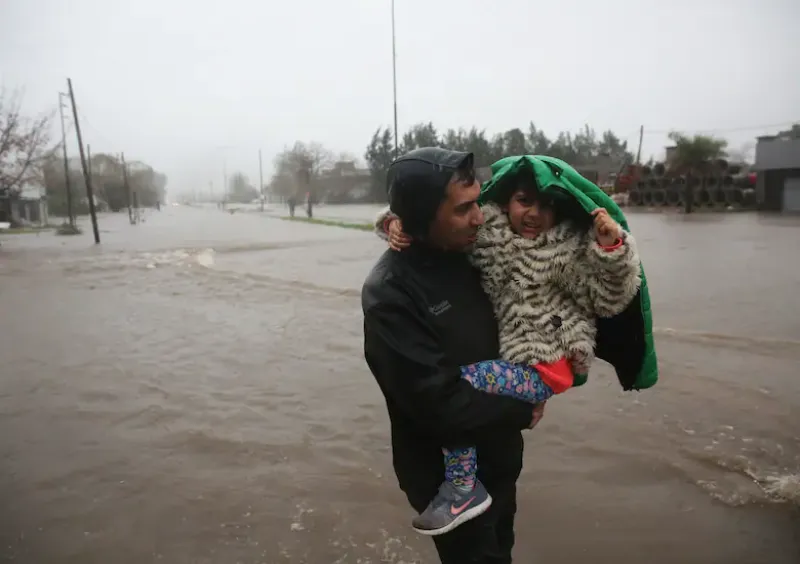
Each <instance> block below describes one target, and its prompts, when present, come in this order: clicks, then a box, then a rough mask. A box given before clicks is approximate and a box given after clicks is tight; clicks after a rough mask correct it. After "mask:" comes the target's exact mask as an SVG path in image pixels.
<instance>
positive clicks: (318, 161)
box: [271, 141, 334, 198]
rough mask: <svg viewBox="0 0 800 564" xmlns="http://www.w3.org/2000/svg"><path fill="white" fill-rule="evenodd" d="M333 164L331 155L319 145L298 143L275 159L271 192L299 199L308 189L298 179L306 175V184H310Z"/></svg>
mask: <svg viewBox="0 0 800 564" xmlns="http://www.w3.org/2000/svg"><path fill="white" fill-rule="evenodd" d="M333 162H334V158H333V153H331V151H329V150H328V149H326V148H325V147H324V146H323V145H321V144H320V143H316V142H311V143H303V142H301V141H298V142H296V143H295V144H294V146H292V147H291V148H289V147H287V148H286V149H284V150H283V151H281V152H280V153H279V154H278V155H277V156H276V157H275V161H274V165H275V174H274V175H273V177H272V182H271V188H272V191H273V192H274V193H276V194H280V195H282V196H286V197H289V196H295V197H297V198H299V197H301V196H302V195H303V191H304V190H307V189H308V187H307V186H302V185H301V184H304V183H303V182H301V181H300V179H302V178H305V176H306V175H307V178H306V184H307V183H308V182H312V181H313V180H314V179H315V178H318V177H319V175H320V173H321V172H322V171H323V170H325V169H327V168H330V167H331V166H332V165H333Z"/></svg>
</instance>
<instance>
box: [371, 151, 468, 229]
mask: <svg viewBox="0 0 800 564" xmlns="http://www.w3.org/2000/svg"><path fill="white" fill-rule="evenodd" d="M472 162H473V156H472V153H465V152H461V151H450V150H448V149H443V148H441V147H423V148H421V149H415V150H413V151H410V152H408V153H406V154H405V155H402V156H400V157H398V158H397V159H396V160H395V161H394V162H393V163H392V164H391V165H390V166H389V171H388V175H387V180H386V182H387V189H388V192H389V207H390V208H391V210H392V212H393V213H394V214H395V215H397V217H399V218H400V219H401V220H402V222H403V229H404V230H405V231H406V233H408V234H409V235H411V236H413V237H416V238H420V237H424V236H425V235H426V234H427V232H428V229H429V227H430V225H431V222H432V221H433V219H434V218H435V217H436V210H437V209H439V204H441V203H442V200H444V198H445V196H446V192H447V184H448V183H449V182H450V179H451V178H452V177H453V173H454V172H455V171H456V170H458V169H459V168H463V167H465V166H472Z"/></svg>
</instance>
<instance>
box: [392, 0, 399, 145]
mask: <svg viewBox="0 0 800 564" xmlns="http://www.w3.org/2000/svg"><path fill="white" fill-rule="evenodd" d="M392 87H393V90H394V158H395V159H396V158H397V157H398V156H399V155H398V154H397V152H398V151H397V146H398V144H397V49H396V47H395V34H394V0H392Z"/></svg>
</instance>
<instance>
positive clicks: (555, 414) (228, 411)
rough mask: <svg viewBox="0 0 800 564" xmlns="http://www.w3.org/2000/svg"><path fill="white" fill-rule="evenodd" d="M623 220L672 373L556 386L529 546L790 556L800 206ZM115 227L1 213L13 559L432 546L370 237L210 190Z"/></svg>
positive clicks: (599, 558) (403, 551) (418, 555)
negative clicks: (266, 211) (408, 454)
mask: <svg viewBox="0 0 800 564" xmlns="http://www.w3.org/2000/svg"><path fill="white" fill-rule="evenodd" d="M373 211H374V209H365V208H345V207H342V208H333V207H331V208H328V209H323V208H319V209H318V210H317V215H318V216H320V217H325V216H327V217H336V218H346V219H348V220H350V219H365V220H369V219H371V217H372V212H373ZM630 223H631V227H632V229H633V232H634V234H635V235H637V239H638V241H639V244H640V247H641V249H642V253H643V257H644V260H645V267H646V269H647V273H648V280H649V283H650V287H651V291H652V294H653V307H654V321H655V325H656V326H657V334H656V336H657V341H656V346H657V349H658V353H659V357H660V361H661V378H662V380H661V383H660V384H659V386H658V387H657V388H655V389H653V390H651V391H648V392H644V393H641V394H623V393H621V392H620V391H619V390H618V386H617V384H616V382H615V379H614V377H613V375H612V373H611V372H610V370H609V369H608V368H607V367H606V366H605V365H602V363H599V362H598V366H597V369H596V370H593V374H592V377H591V379H590V383H589V385H587V386H586V387H584V388H583V389H578V390H574V391H572V392H570V393H569V395H568V396H566V395H565V396H564V397H563V398H558V401H555V400H554V401H552V402H550V405H549V406H548V413H547V417H546V418H545V419H544V421H543V422H542V424H541V425H540V426H539V427H537V429H536V430H535V431H532V432H529V433H527V434H526V441H527V445H526V456H525V470H524V472H523V476H522V478H521V480H520V483H519V486H520V493H519V506H520V508H519V514H518V521H517V534H518V543H517V548H516V552H515V556H516V559H517V561H518V562H520V563H523V564H528V563H529V562H534V561H542V562H552V563H559V562H564V563H575V564H579V563H584V562H585V563H596V562H615V563H621V564H625V563H637V564H638V563H641V562H648V563H652V564H660V563H664V564H667V563H668V564H674V563H676V562H680V563H687V564H688V563H698V564H700V563H703V564H713V563H718V562H719V563H736V564H739V563H741V564H746V563H754V564H756V563H770V564H772V563H775V564H782V563H796V562H798V561H800V516H798V507H800V479H799V478H798V474H799V473H800V378H798V376H797V372H798V367H800V299H798V298H797V289H798V288H800V262H798V260H797V258H796V257H798V256H799V255H798V248H800V221H798V220H796V219H791V218H788V219H786V218H784V219H781V218H777V219H776V218H761V217H758V216H754V215H730V216H697V217H693V218H690V219H688V220H686V219H684V218H682V217H681V216H659V215H634V216H632V217H631V218H630ZM101 230H102V232H101V236H102V237H103V244H102V246H101V247H100V248H95V247H93V245H91V232H90V230H88V229H87V230H86V233H85V234H84V235H83V236H82V237H78V238H60V237H55V236H53V235H52V234H49V233H46V234H41V235H39V236H36V235H25V236H0V243H2V246H0V312H2V316H1V317H0V319H2V321H3V325H2V329H0V331H1V333H0V335H2V338H0V500H2V505H0V560H1V559H5V560H7V561H12V562H31V563H37V564H38V563H50V562H53V563H95V562H97V563H109V562H115V563H120V564H124V563H143V562H169V563H173V562H174V563H206V562H207V563H237V562H242V563H257V562H266V563H280V562H291V563H308V564H333V563H361V564H366V563H378V562H388V563H407V564H410V563H414V562H416V563H424V562H435V561H436V560H435V558H434V556H433V551H432V549H431V544H430V541H429V540H427V539H424V538H421V537H419V536H417V535H415V534H414V533H413V532H411V531H410V530H409V527H408V522H409V519H410V517H411V510H410V509H409V508H408V507H407V505H406V503H405V500H404V498H403V496H402V494H401V493H400V492H399V490H398V489H397V486H396V482H395V479H394V476H393V474H392V471H391V459H390V453H389V449H388V427H387V420H386V414H385V407H384V405H383V401H382V398H381V396H380V394H379V391H378V389H377V386H376V385H375V384H374V382H373V380H372V378H371V376H370V374H369V372H368V371H367V369H366V366H365V364H364V362H363V357H362V350H361V311H360V303H359V298H358V296H359V288H360V284H361V282H362V281H363V278H364V276H365V274H366V273H367V272H368V270H369V268H370V266H371V264H372V263H373V262H374V261H375V259H376V258H377V256H378V255H379V254H380V252H382V250H383V245H382V243H381V242H380V241H379V240H377V238H375V237H374V236H372V235H371V234H368V233H363V232H359V231H356V230H347V229H339V228H332V227H322V226H315V225H306V224H298V223H292V222H285V221H281V220H279V219H276V218H274V217H264V216H261V215H258V214H250V213H238V214H234V215H229V214H224V213H221V212H219V211H217V210H211V209H209V210H206V209H197V208H165V209H164V210H163V211H162V212H160V213H159V212H149V213H148V214H147V216H146V221H145V223H143V224H141V225H137V226H130V225H128V224H127V217H124V216H104V217H101ZM564 531H569V536H568V537H564V536H563V533H564Z"/></svg>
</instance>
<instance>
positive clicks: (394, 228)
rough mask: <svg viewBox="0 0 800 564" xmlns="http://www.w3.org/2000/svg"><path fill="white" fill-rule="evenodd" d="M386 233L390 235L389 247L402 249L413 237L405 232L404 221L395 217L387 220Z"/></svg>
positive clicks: (394, 249) (397, 249)
mask: <svg viewBox="0 0 800 564" xmlns="http://www.w3.org/2000/svg"><path fill="white" fill-rule="evenodd" d="M386 233H387V234H388V235H389V248H390V249H392V250H393V251H402V250H403V249H406V248H408V246H409V245H410V244H411V237H409V236H408V235H406V234H405V233H403V222H402V221H400V219H398V218H396V217H393V218H391V219H388V220H387V221H386Z"/></svg>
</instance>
